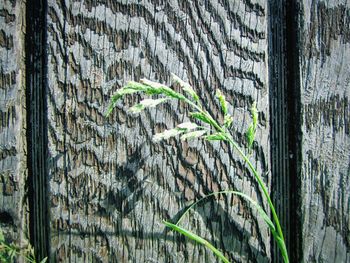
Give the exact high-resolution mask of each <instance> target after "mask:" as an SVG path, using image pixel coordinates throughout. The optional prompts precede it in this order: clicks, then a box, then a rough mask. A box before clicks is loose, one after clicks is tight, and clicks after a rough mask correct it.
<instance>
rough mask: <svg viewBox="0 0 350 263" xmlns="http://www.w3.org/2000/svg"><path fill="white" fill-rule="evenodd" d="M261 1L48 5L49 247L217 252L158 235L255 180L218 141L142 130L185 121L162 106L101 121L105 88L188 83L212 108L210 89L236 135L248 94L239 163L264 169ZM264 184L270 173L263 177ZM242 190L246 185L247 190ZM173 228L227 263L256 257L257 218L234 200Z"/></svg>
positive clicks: (81, 255) (262, 238)
mask: <svg viewBox="0 0 350 263" xmlns="http://www.w3.org/2000/svg"><path fill="white" fill-rule="evenodd" d="M266 27H267V26H266V3H265V2H264V1H251V0H244V1H225V0H220V1H175V0H170V1H155V0H153V1H136V0H135V1H122V0H118V1H114V0H113V1H107V0H105V1H104V0H102V1H87V0H86V1H79V2H73V1H53V0H50V1H49V6H48V53H49V55H48V62H49V64H48V78H49V98H48V131H49V153H50V178H51V179H50V190H51V194H52V195H51V248H52V250H51V257H52V258H53V259H54V260H55V261H64V262H92V261H94V262H217V259H216V258H215V257H214V256H213V255H212V253H210V252H208V251H207V250H206V249H205V248H203V247H202V246H198V245H195V244H194V243H193V242H190V241H188V240H185V239H184V238H182V237H181V236H179V235H177V234H174V233H171V232H167V231H165V228H164V225H163V224H162V220H163V219H173V218H176V215H177V213H178V211H181V209H183V208H185V206H186V205H188V204H189V203H190V202H191V201H192V200H195V199H198V198H200V197H201V196H203V195H204V194H206V193H210V192H212V191H217V190H225V189H237V190H242V191H243V192H245V193H247V194H249V195H252V196H253V198H255V199H258V200H261V196H262V195H261V192H260V190H258V187H257V183H256V182H255V181H254V179H253V178H252V177H251V176H250V175H249V173H248V171H247V169H246V168H245V165H244V163H243V162H242V161H241V160H240V159H239V158H238V156H237V154H236V153H235V152H233V151H231V149H229V148H228V146H227V145H226V144H220V143H206V142H203V141H199V140H197V141H192V142H188V143H187V142H179V141H178V140H177V139H170V140H168V141H165V142H162V143H153V142H152V140H151V138H152V135H153V134H154V133H156V132H159V131H161V130H163V129H165V128H171V127H173V126H175V125H176V124H178V123H181V122H183V121H185V120H186V118H185V117H184V113H186V112H188V108H186V107H185V108H184V107H183V105H178V104H177V103H176V102H172V103H167V104H166V105H164V106H162V107H160V108H157V109H152V110H150V111H146V112H144V113H142V114H141V115H140V116H132V115H130V114H128V113H127V112H126V108H127V107H126V106H123V105H131V104H132V103H134V102H136V100H138V99H139V98H137V96H133V97H130V98H128V99H125V100H124V103H120V104H119V105H118V107H117V109H116V110H115V111H114V112H113V113H112V115H111V116H110V117H109V118H108V119H106V118H105V117H104V116H103V114H104V111H105V110H106V106H107V104H108V100H109V97H110V95H111V94H113V92H115V91H116V89H117V88H119V87H121V86H122V85H123V84H125V83H126V82H127V81H128V80H137V79H139V78H141V77H146V78H149V79H151V80H154V81H159V82H165V83H169V75H170V72H172V73H175V74H177V75H178V76H180V77H181V78H183V79H184V80H186V81H189V82H190V83H191V84H192V85H193V87H194V88H195V90H196V91H197V92H199V93H200V95H201V100H202V102H203V104H204V105H206V107H207V109H208V110H209V111H210V112H211V113H212V114H214V115H215V116H219V115H220V114H219V104H218V102H217V101H216V99H215V89H216V88H220V89H221V90H222V91H223V92H224V93H225V95H227V99H228V101H229V102H230V107H229V109H230V110H231V111H232V112H233V115H234V117H235V123H234V128H233V134H234V136H235V138H237V140H238V141H239V142H240V143H244V134H243V133H244V131H245V129H246V128H247V126H248V123H249V122H250V121H251V120H250V117H249V113H248V112H247V109H248V108H249V107H250V105H251V104H252V102H253V100H257V106H258V110H259V120H260V125H259V129H258V133H257V141H259V143H258V142H256V143H255V144H254V151H253V154H252V159H254V160H255V161H254V163H255V164H256V165H257V167H258V169H259V171H260V172H262V173H265V172H266V171H267V170H268V169H269V166H270V165H269V159H270V157H269V147H270V146H269V136H268V135H269V125H268V124H269V115H268V109H269V106H268V98H269V97H268V86H267V65H266V50H267V47H266V45H267V40H266ZM264 179H265V180H266V182H267V183H268V184H269V182H270V178H268V177H264ZM256 192H257V193H258V194H256ZM186 220H187V221H186V222H185V223H184V226H186V227H187V228H189V229H191V230H192V231H194V232H196V233H197V234H199V235H201V236H203V237H205V238H207V239H208V240H210V241H212V242H214V243H215V244H216V245H217V246H218V247H219V248H220V249H222V250H223V251H224V253H225V255H227V256H228V257H229V258H230V259H231V260H235V262H268V261H269V258H270V253H271V252H270V236H269V233H268V231H267V228H266V226H265V225H264V223H263V221H262V220H261V219H260V218H259V217H257V214H256V212H255V211H251V209H250V208H249V206H248V204H247V203H246V202H244V201H242V200H239V199H238V198H236V197H229V198H225V197H223V198H220V200H219V201H218V202H208V203H205V204H203V205H201V206H200V207H199V208H198V209H196V211H195V212H194V213H192V214H191V215H190V217H189V218H188V219H186Z"/></svg>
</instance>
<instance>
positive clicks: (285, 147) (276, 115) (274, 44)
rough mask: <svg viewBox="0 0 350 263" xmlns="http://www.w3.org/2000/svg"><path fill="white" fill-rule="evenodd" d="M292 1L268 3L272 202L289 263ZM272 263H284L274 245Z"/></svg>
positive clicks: (294, 200)
mask: <svg viewBox="0 0 350 263" xmlns="http://www.w3.org/2000/svg"><path fill="white" fill-rule="evenodd" d="M297 4H298V3H297V1H296V0H282V1H280V0H274V1H269V4H268V5H269V6H268V7H269V25H268V26H269V28H268V32H269V39H268V47H269V49H268V53H269V56H268V57H269V61H268V64H269V84H270V135H271V136H270V138H271V173H272V188H271V189H272V191H271V194H272V199H273V202H274V204H275V206H276V210H277V213H278V215H279V218H280V221H281V225H282V229H283V232H284V236H285V239H286V245H287V249H288V254H289V258H290V261H291V262H299V260H298V259H299V258H300V253H301V251H300V247H301V246H300V231H301V228H300V208H299V205H300V200H299V194H298V193H299V191H300V145H301V144H300V143H301V142H300V127H301V120H300V116H301V115H300V103H301V101H300V86H299V81H300V76H299V40H298V39H299V37H298V29H299V27H298V22H299V21H298V14H299V13H298V8H297ZM271 242H272V244H271V245H272V248H273V251H272V255H273V262H282V261H283V259H282V256H281V253H280V251H279V249H278V246H277V244H276V242H275V240H272V241H271Z"/></svg>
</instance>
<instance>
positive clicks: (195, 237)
mask: <svg viewBox="0 0 350 263" xmlns="http://www.w3.org/2000/svg"><path fill="white" fill-rule="evenodd" d="M163 223H164V224H165V225H166V226H167V227H169V228H171V229H172V230H174V231H176V232H179V233H180V234H182V235H184V236H186V237H188V238H190V239H192V240H194V241H196V242H197V243H199V244H201V245H204V246H206V247H207V248H209V249H210V250H211V251H212V252H213V253H214V254H215V255H216V256H218V257H219V258H220V259H221V260H222V261H223V262H224V263H230V261H229V260H228V259H227V258H226V257H225V256H224V255H223V254H222V253H221V252H220V251H219V250H218V249H217V248H215V247H214V246H213V245H212V244H211V243H210V242H208V241H207V240H205V239H204V238H202V237H200V236H198V235H196V234H194V233H193V232H191V231H188V230H186V229H184V228H182V227H180V226H178V225H175V224H172V223H170V222H167V221H163Z"/></svg>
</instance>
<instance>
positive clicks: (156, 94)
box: [106, 75, 289, 263]
mask: <svg viewBox="0 0 350 263" xmlns="http://www.w3.org/2000/svg"><path fill="white" fill-rule="evenodd" d="M172 80H173V82H174V83H175V84H176V85H179V86H180V87H181V88H182V91H183V92H182V93H180V92H177V91H175V90H174V89H171V88H170V87H168V86H166V85H163V84H160V83H156V82H153V81H150V80H147V79H142V80H140V82H133V81H131V82H129V83H128V84H127V85H126V86H124V87H122V88H121V89H119V90H117V92H116V93H115V94H114V95H113V96H112V97H111V102H110V105H109V107H108V109H107V112H106V115H107V116H108V115H109V114H110V113H111V112H112V111H113V109H114V108H115V106H116V105H117V103H118V101H119V100H120V99H122V98H123V97H124V96H127V95H131V94H134V93H143V94H146V95H148V96H150V98H147V99H143V100H141V101H140V102H139V103H137V104H135V105H134V106H132V107H131V108H130V109H129V111H130V112H132V113H139V112H141V111H143V110H145V109H147V108H151V107H156V106H157V105H159V104H161V103H164V102H166V101H168V100H179V101H182V102H184V103H186V104H188V105H189V106H190V108H191V110H192V111H191V112H190V114H189V117H190V119H192V120H193V121H190V122H185V123H181V124H179V125H177V126H176V127H175V128H173V129H169V130H165V131H163V132H161V133H158V134H156V135H154V137H153V140H154V141H156V142H157V141H160V140H164V139H168V138H170V137H174V136H180V139H181V140H186V139H193V138H202V139H204V140H207V141H226V142H228V143H229V144H230V145H231V147H233V149H235V150H236V151H237V152H238V154H239V155H240V156H241V158H242V159H243V160H244V162H245V164H246V165H247V166H248V168H249V170H250V172H251V173H252V175H253V176H254V178H255V180H256V181H257V182H258V184H259V186H260V188H261V190H262V192H263V196H264V198H265V200H266V202H267V204H268V205H269V208H270V212H271V217H270V216H269V215H268V214H267V212H266V211H265V210H264V208H263V207H262V205H260V204H258V203H257V202H256V201H254V200H253V199H252V198H251V197H249V196H247V195H246V194H244V193H242V192H239V191H234V190H228V191H220V192H213V193H211V194H208V195H206V196H204V197H203V198H201V199H200V200H198V201H196V202H194V203H193V204H192V205H191V206H189V207H188V208H187V209H186V210H185V212H184V213H183V214H182V216H181V217H180V219H179V220H178V221H177V222H176V223H175V224H174V223H171V222H169V221H164V224H165V225H166V226H167V227H169V228H171V229H172V230H174V231H176V232H178V233H180V234H182V235H184V236H186V237H188V238H190V239H192V240H194V241H195V242H197V243H199V244H202V245H204V246H206V247H207V248H208V249H210V250H211V251H212V252H213V253H214V254H215V255H216V256H217V257H219V258H220V259H221V260H222V261H223V262H225V263H228V262H229V260H228V259H227V258H226V257H225V256H224V254H223V253H222V252H220V251H219V250H218V249H217V248H216V247H215V246H213V245H212V244H211V243H210V242H209V241H207V240H205V239H203V238H201V237H199V236H198V235H196V234H195V233H193V232H191V231H189V230H186V229H184V228H182V227H181V226H180V223H181V221H182V219H183V218H184V216H185V215H187V214H188V212H189V211H190V210H191V209H193V208H194V207H195V206H196V205H198V203H200V202H202V201H204V200H206V199H208V198H210V197H212V196H216V195H219V194H233V195H237V196H239V197H241V198H243V199H245V200H247V201H248V202H249V203H250V204H251V205H252V206H253V207H255V208H256V209H257V211H258V213H259V215H260V216H261V217H262V218H263V220H264V221H265V223H266V224H267V226H268V227H269V229H270V231H271V234H272V236H273V237H274V239H275V241H276V242H277V245H278V247H279V250H280V252H281V254H282V257H283V260H284V262H285V263H288V262H289V258H288V253H287V249H286V245H285V241H284V236H283V232H282V228H281V225H280V222H279V219H278V216H277V213H276V210H275V207H274V205H273V203H272V200H271V198H270V195H269V191H268V189H267V186H266V185H265V183H264V182H263V180H262V177H261V175H260V174H259V173H258V171H257V169H256V168H255V167H254V165H253V164H252V162H251V161H250V158H249V155H247V154H245V151H244V150H243V149H241V148H240V147H239V145H238V143H237V142H236V141H235V140H234V139H233V137H232V135H231V133H230V129H229V128H230V126H231V125H232V122H233V116H232V115H231V114H230V113H229V112H228V102H227V101H226V98H225V96H224V95H223V94H222V92H221V91H220V90H217V91H216V98H217V99H218V102H219V104H220V108H221V111H222V114H223V117H224V118H223V123H219V121H217V120H216V119H214V118H213V117H212V116H211V114H210V113H209V112H208V111H206V110H205V108H204V107H203V105H202V104H201V102H200V98H199V96H198V94H197V93H196V92H195V91H194V89H193V88H192V87H191V86H190V85H189V84H188V83H186V82H184V81H182V80H181V79H180V78H179V77H177V76H176V75H172ZM250 113H251V116H252V123H251V124H250V125H249V127H248V130H247V132H246V134H245V135H246V139H247V147H248V152H250V151H251V147H252V145H253V142H254V139H255V132H256V129H257V125H258V112H257V109H256V104H255V103H253V105H252V107H251V109H250Z"/></svg>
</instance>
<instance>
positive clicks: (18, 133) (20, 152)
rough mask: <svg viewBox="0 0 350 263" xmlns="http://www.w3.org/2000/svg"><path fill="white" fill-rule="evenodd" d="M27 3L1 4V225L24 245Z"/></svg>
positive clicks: (10, 237) (10, 235)
mask: <svg viewBox="0 0 350 263" xmlns="http://www.w3.org/2000/svg"><path fill="white" fill-rule="evenodd" d="M24 8H25V7H24V3H22V2H19V1H5V0H1V1H0V224H1V228H2V229H3V230H4V232H5V236H6V238H7V239H8V241H9V242H11V241H14V242H16V243H17V244H18V245H22V244H23V243H22V242H24V240H25V236H24V234H28V232H27V227H26V223H27V222H26V219H27V217H26V215H27V213H26V211H27V203H26V199H25V192H26V184H25V180H26V178H27V170H26V169H27V163H26V162H27V157H26V133H25V127H26V112H25V90H24V83H25V76H24V63H22V62H23V60H24V59H23V58H24V32H23V30H22V29H23V27H24V26H25V25H24V21H25V19H24V15H23V14H24V12H23V10H24Z"/></svg>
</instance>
